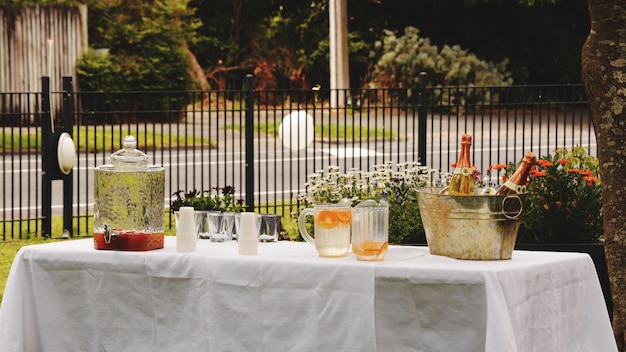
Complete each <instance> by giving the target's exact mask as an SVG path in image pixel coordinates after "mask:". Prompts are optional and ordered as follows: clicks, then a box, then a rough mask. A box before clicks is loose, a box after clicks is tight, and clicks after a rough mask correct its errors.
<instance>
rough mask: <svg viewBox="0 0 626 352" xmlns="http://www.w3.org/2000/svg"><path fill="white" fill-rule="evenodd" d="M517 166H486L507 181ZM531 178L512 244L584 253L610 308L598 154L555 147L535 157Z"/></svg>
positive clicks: (580, 148)
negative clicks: (535, 161) (514, 241)
mask: <svg viewBox="0 0 626 352" xmlns="http://www.w3.org/2000/svg"><path fill="white" fill-rule="evenodd" d="M515 168H516V167H515V165H514V164H513V163H509V164H508V165H502V164H498V165H495V166H492V167H490V168H489V171H490V172H493V171H495V172H496V173H502V175H501V176H502V179H503V181H505V180H506V179H507V177H509V176H510V175H511V174H512V173H513V171H514V170H515ZM529 180H530V183H529V184H528V194H527V196H526V200H525V204H524V212H523V213H522V215H521V218H520V220H521V225H520V229H519V232H518V237H517V245H516V247H515V248H516V249H523V250H549V251H567V252H583V253H588V254H589V255H590V256H591V258H592V259H593V261H594V264H595V266H596V271H597V273H598V276H599V278H600V283H601V284H602V290H603V292H604V296H605V300H606V302H607V307H608V308H609V312H611V308H612V303H611V296H610V290H609V281H608V271H607V268H606V258H605V256H604V242H603V234H604V228H603V222H602V195H601V191H600V182H601V181H600V179H599V169H598V159H597V158H596V157H594V156H591V155H588V154H587V150H586V149H585V148H584V147H580V146H576V147H574V148H572V149H571V150H568V149H567V148H558V149H556V150H554V152H553V154H548V155H545V156H542V157H540V158H539V159H538V160H537V163H536V165H535V167H534V168H533V169H532V170H531V172H530V175H529Z"/></svg>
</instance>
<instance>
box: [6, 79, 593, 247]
mask: <svg viewBox="0 0 626 352" xmlns="http://www.w3.org/2000/svg"><path fill="white" fill-rule="evenodd" d="M66 80H70V82H71V78H66ZM45 82H46V80H45V79H43V80H42V85H45ZM71 86H72V85H71V84H69V85H68V86H65V88H63V89H61V90H60V91H54V89H53V91H52V92H51V93H49V94H48V93H46V92H47V87H42V92H37V93H31V92H26V93H0V121H1V126H2V128H1V138H2V141H1V144H2V146H3V153H2V167H1V173H0V181H1V185H2V186H1V187H0V207H1V209H0V233H1V236H2V239H3V240H7V239H12V238H23V237H25V236H32V235H40V234H43V235H54V236H60V235H61V234H60V233H54V234H51V233H50V229H49V228H48V226H49V225H47V220H48V218H49V217H50V216H52V217H54V216H62V215H63V214H64V212H63V208H64V205H66V207H65V208H66V209H65V210H66V212H65V214H67V210H68V209H67V208H68V207H69V208H70V209H69V210H70V211H71V214H72V218H73V219H72V221H73V225H72V228H71V229H68V232H69V233H68V234H69V235H72V236H82V235H89V236H90V235H91V230H92V229H91V228H90V227H91V225H90V220H91V217H92V205H93V169H94V168H95V167H96V166H99V165H101V164H104V163H108V162H109V156H110V154H111V153H112V152H113V151H115V150H117V149H119V148H121V145H122V140H123V138H124V137H125V136H126V135H128V134H131V135H134V136H135V137H136V138H137V140H138V148H139V149H141V150H143V151H144V152H146V153H147V154H148V155H149V157H150V161H151V163H154V164H159V165H163V166H164V167H165V169H166V190H165V194H166V199H165V206H168V205H169V202H170V199H169V197H170V196H171V195H172V194H173V193H174V192H176V191H177V190H185V191H187V190H193V189H197V190H209V189H211V188H212V187H223V186H226V185H230V186H234V187H235V190H236V192H237V194H238V196H240V197H242V198H244V199H245V200H246V204H247V205H248V207H250V208H254V210H255V211H262V212H276V213H282V210H283V208H284V207H292V206H293V205H294V204H295V198H296V195H297V194H299V193H301V192H302V191H304V189H305V182H306V180H307V175H309V174H311V173H312V172H315V171H316V170H319V169H324V168H326V167H328V166H329V165H337V166H339V167H340V168H341V169H342V170H344V171H345V170H348V169H351V168H357V169H362V170H371V169H372V168H373V166H374V165H377V164H382V163H387V162H391V163H395V164H398V163H403V162H408V161H420V163H421V164H423V165H426V166H428V167H430V168H434V169H438V170H442V171H444V172H447V171H449V169H450V165H451V164H452V163H454V162H455V161H456V158H457V156H458V150H459V148H460V144H459V143H460V136H461V134H463V133H470V134H472V135H473V137H474V143H473V147H472V160H473V162H474V164H475V165H476V166H477V167H478V168H479V169H483V170H485V169H486V168H487V167H488V166H489V165H492V164H496V163H506V162H509V161H519V159H521V157H522V155H523V153H524V152H525V151H529V150H530V151H533V152H535V153H536V154H538V155H545V154H549V153H551V152H552V151H553V150H554V149H555V148H557V147H563V146H565V147H571V146H575V145H581V146H588V147H589V148H590V149H589V152H590V154H592V155H596V149H595V146H596V143H595V134H594V131H593V126H592V125H591V120H590V114H589V111H588V108H587V102H586V97H585V95H584V91H583V87H582V86H581V85H566V86H562V85H560V86H556V85H554V86H550V85H544V86H509V87H469V86H468V87H429V86H428V85H427V77H426V76H422V83H421V84H420V87H415V88H413V89H406V88H392V89H360V90H328V89H319V90H295V91H294V90H275V91H260V90H255V89H254V79H253V78H252V77H247V85H246V87H244V88H243V89H241V90H237V91H198V92H123V93H114V92H97V93H95V92H73V91H72V89H71ZM331 96H332V99H331ZM46 99H49V104H42V102H44V101H45V100H46ZM330 101H336V102H339V103H337V104H335V105H337V106H332V105H331V104H330ZM48 105H49V106H50V109H49V110H50V111H46V109H44V107H46V106H48ZM68 110H69V111H68ZM64 116H65V117H64ZM67 116H69V119H70V121H68V120H67ZM51 119H52V121H54V123H53V124H52V130H53V131H57V132H56V133H57V135H58V130H59V129H60V130H62V131H65V130H70V131H71V132H72V137H73V140H74V142H75V144H76V148H77V158H76V162H75V165H74V167H73V169H72V171H71V173H70V174H69V175H68V176H66V179H69V181H67V182H68V183H70V184H71V190H72V192H71V193H73V194H72V195H71V199H69V200H68V199H66V200H65V202H64V200H63V193H67V192H68V191H67V189H65V192H64V191H63V189H64V188H66V185H65V181H63V182H64V187H58V186H56V183H58V182H59V181H62V180H63V179H62V177H58V178H55V179H54V180H52V185H53V186H52V187H51V194H50V195H49V196H50V203H49V204H50V205H48V203H47V202H46V201H45V199H47V198H46V197H48V196H47V195H45V194H44V193H45V192H44V191H45V188H46V187H45V184H44V183H45V182H46V181H45V177H46V174H47V173H46V172H45V170H44V164H45V163H44V162H43V161H42V156H43V155H45V154H46V153H50V152H52V153H54V152H55V151H54V150H51V149H54V147H50V144H49V143H48V144H46V143H45V138H48V137H44V136H42V134H43V133H48V134H49V133H51V131H49V130H48V131H46V128H45V124H46V123H48V124H50V121H51ZM311 120H312V121H313V123H309V122H308V121H311ZM289 123H290V124H291V128H289V127H288V124H289ZM68 125H71V128H68ZM312 126H314V127H312ZM281 127H282V129H283V130H284V131H282V132H281ZM311 129H314V133H311V132H313V131H311ZM283 132H284V133H283ZM281 134H282V135H281ZM307 135H309V137H311V135H312V140H310V139H309V138H307ZM53 139H54V138H53ZM288 140H290V141H289V142H288ZM44 146H45V147H44ZM53 157H54V155H53ZM54 160H55V159H54ZM68 204H69V206H68ZM44 206H45V207H48V206H49V207H50V210H49V212H47V211H46V209H43V208H44ZM48 214H51V215H48ZM66 217H68V216H66ZM67 224H68V222H67V221H65V222H64V227H65V228H67V227H69V225H67Z"/></svg>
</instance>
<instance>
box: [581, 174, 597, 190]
mask: <svg viewBox="0 0 626 352" xmlns="http://www.w3.org/2000/svg"><path fill="white" fill-rule="evenodd" d="M583 180H585V182H587V187H589V188H591V187H593V185H594V183H595V182H596V181H598V178H597V177H595V176H585V177H583Z"/></svg>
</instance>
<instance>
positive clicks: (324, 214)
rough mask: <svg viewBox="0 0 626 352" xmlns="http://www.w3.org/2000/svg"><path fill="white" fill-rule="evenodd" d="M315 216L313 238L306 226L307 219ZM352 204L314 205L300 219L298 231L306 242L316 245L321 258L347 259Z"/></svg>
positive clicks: (303, 212)
mask: <svg viewBox="0 0 626 352" xmlns="http://www.w3.org/2000/svg"><path fill="white" fill-rule="evenodd" d="M307 216H313V232H314V233H313V235H314V236H315V237H312V236H311V235H310V234H309V233H308V231H307V229H306V226H305V222H306V217H307ZM351 219H352V212H351V205H350V202H349V201H347V202H345V201H344V202H340V203H332V204H314V205H313V208H306V209H304V210H303V211H302V212H301V213H300V216H299V219H298V229H299V230H300V234H301V235H302V237H303V238H304V240H305V241H307V242H309V243H312V244H314V245H315V248H316V249H317V253H318V254H319V256H320V257H329V258H334V257H345V256H346V253H347V252H348V249H349V248H350V224H351Z"/></svg>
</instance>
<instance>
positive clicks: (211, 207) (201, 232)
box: [170, 186, 245, 238]
mask: <svg viewBox="0 0 626 352" xmlns="http://www.w3.org/2000/svg"><path fill="white" fill-rule="evenodd" d="M213 191H215V193H214V192H213ZM173 196H174V197H173V198H172V201H171V204H170V210H171V211H172V212H174V217H175V220H176V223H177V224H178V210H179V209H180V207H184V206H188V207H193V208H194V210H195V213H194V218H195V220H196V231H197V233H198V236H199V237H200V238H211V233H210V232H211V231H210V226H209V225H210V224H209V223H208V220H209V219H208V214H209V212H215V213H218V214H219V216H218V217H217V220H216V221H217V222H216V223H215V224H213V225H214V226H213V227H214V228H215V231H220V232H229V233H232V232H233V231H234V229H235V226H234V222H235V217H236V215H235V214H236V213H240V212H241V211H243V209H244V207H245V206H244V200H243V199H237V198H236V197H235V188H234V187H232V186H225V187H213V188H211V189H210V190H205V191H198V190H192V191H183V190H178V191H177V192H174V194H173ZM223 219H226V222H224V221H223ZM223 228H224V229H223ZM222 230H225V231H222Z"/></svg>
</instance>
